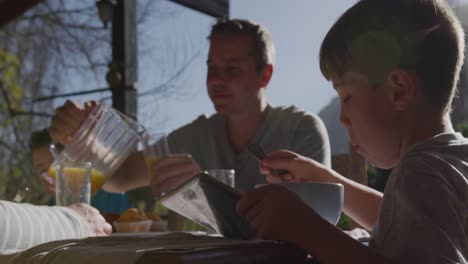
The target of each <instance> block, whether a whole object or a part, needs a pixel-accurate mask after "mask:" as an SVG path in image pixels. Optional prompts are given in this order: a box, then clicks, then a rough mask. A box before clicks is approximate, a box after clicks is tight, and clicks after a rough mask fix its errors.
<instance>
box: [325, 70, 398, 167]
mask: <svg viewBox="0 0 468 264" xmlns="http://www.w3.org/2000/svg"><path fill="white" fill-rule="evenodd" d="M331 81H332V83H333V86H334V87H335V89H336V91H337V92H338V95H339V97H340V102H341V115H340V121H341V123H342V125H343V126H344V127H345V128H346V129H347V130H348V134H349V139H350V142H351V144H352V146H353V148H355V149H356V151H358V152H359V153H361V154H362V155H363V156H365V157H366V158H367V160H368V161H370V162H371V163H373V164H374V165H376V166H378V167H381V168H391V167H393V166H394V165H395V163H396V162H397V160H398V156H399V144H400V142H399V139H398V136H397V135H398V133H396V132H397V131H396V130H397V129H398V128H397V127H398V125H397V121H398V115H397V113H396V112H395V111H394V110H393V106H392V104H391V95H390V94H389V93H388V92H387V89H386V84H383V85H382V86H381V87H377V88H376V87H374V86H373V85H372V84H371V83H370V81H369V80H368V79H367V78H366V77H365V76H364V75H362V74H359V73H355V72H347V73H345V74H344V75H343V76H342V77H339V78H333V79H332V80H331Z"/></svg>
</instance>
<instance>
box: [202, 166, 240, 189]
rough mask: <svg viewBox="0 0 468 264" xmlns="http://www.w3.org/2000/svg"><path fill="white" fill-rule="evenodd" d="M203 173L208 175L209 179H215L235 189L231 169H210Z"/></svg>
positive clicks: (233, 172) (233, 174)
mask: <svg viewBox="0 0 468 264" xmlns="http://www.w3.org/2000/svg"><path fill="white" fill-rule="evenodd" d="M204 173H206V174H208V175H210V176H211V177H213V178H215V179H216V180H218V181H220V182H222V183H224V184H227V185H229V186H231V187H232V188H235V187H236V183H235V175H236V172H235V170H231V169H210V170H206V171H204Z"/></svg>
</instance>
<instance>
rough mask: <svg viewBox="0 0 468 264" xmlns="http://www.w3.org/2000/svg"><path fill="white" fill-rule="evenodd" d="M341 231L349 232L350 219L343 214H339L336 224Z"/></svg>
mask: <svg viewBox="0 0 468 264" xmlns="http://www.w3.org/2000/svg"><path fill="white" fill-rule="evenodd" d="M336 226H337V227H338V228H340V229H341V230H350V229H351V219H350V218H349V216H347V215H346V214H345V213H341V216H340V220H338V224H336Z"/></svg>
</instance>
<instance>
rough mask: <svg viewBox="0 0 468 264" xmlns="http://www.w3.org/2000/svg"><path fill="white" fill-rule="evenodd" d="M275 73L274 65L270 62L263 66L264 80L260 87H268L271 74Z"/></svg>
mask: <svg viewBox="0 0 468 264" xmlns="http://www.w3.org/2000/svg"><path fill="white" fill-rule="evenodd" d="M272 75H273V65H271V64H268V65H266V66H265V67H263V70H262V82H261V83H260V87H266V86H267V85H268V83H269V82H270V79H271V76H272Z"/></svg>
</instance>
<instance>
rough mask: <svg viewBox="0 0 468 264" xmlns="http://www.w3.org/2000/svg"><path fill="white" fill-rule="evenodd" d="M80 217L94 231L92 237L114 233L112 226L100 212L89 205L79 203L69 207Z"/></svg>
mask: <svg viewBox="0 0 468 264" xmlns="http://www.w3.org/2000/svg"><path fill="white" fill-rule="evenodd" d="M68 208H70V209H72V210H73V211H75V212H76V213H78V214H79V215H81V216H82V217H83V218H84V219H85V220H86V222H87V223H88V224H89V226H90V229H91V231H92V234H91V236H107V235H110V234H111V233H112V226H111V225H110V224H109V223H107V222H106V220H105V219H104V217H103V216H102V215H101V214H100V213H99V211H98V210H97V209H96V208H94V207H92V206H90V205H87V204H83V203H79V204H72V205H70V206H68Z"/></svg>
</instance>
